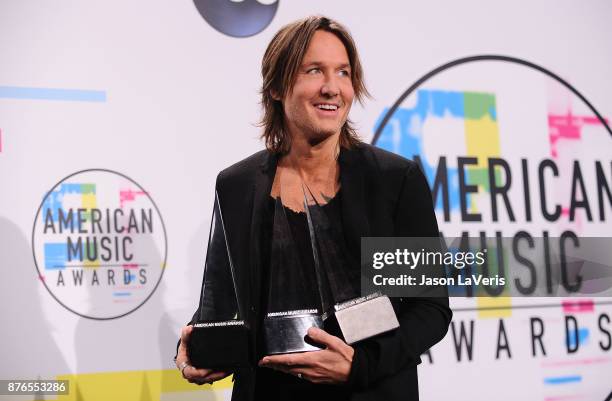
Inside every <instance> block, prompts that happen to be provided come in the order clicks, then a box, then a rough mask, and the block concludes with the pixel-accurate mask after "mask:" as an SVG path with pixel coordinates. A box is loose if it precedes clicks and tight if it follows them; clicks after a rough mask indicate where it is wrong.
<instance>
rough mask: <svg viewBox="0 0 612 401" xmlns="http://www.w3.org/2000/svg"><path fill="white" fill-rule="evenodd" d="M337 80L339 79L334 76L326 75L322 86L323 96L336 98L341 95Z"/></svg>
mask: <svg viewBox="0 0 612 401" xmlns="http://www.w3.org/2000/svg"><path fill="white" fill-rule="evenodd" d="M336 79H337V78H336V77H335V76H334V75H333V74H331V75H328V74H326V76H325V82H323V85H322V86H321V95H323V96H327V97H334V96H337V95H338V94H339V93H340V87H339V86H338V82H337V81H336Z"/></svg>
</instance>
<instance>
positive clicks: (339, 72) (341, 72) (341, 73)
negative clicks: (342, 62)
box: [338, 70, 351, 77]
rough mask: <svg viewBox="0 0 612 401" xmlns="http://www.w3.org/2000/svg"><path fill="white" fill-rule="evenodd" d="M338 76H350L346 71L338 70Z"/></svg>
mask: <svg viewBox="0 0 612 401" xmlns="http://www.w3.org/2000/svg"><path fill="white" fill-rule="evenodd" d="M338 74H340V75H341V76H343V77H348V76H350V75H351V74H350V73H349V72H348V71H347V70H340V71H338Z"/></svg>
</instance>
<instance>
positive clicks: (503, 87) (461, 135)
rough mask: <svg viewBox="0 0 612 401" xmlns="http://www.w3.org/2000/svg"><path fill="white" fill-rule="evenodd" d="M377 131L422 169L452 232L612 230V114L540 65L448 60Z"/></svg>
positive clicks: (387, 145) (489, 58)
mask: <svg viewBox="0 0 612 401" xmlns="http://www.w3.org/2000/svg"><path fill="white" fill-rule="evenodd" d="M376 127H377V128H376V132H375V135H374V138H373V140H372V143H373V144H375V145H376V146H378V147H380V148H383V149H386V150H389V151H391V152H394V153H397V154H400V155H402V156H404V157H406V158H409V159H414V160H416V161H417V162H418V163H419V164H420V166H421V167H422V170H423V171H424V173H425V175H426V176H427V179H428V181H429V184H430V187H431V188H432V195H433V197H434V203H435V207H436V211H438V212H439V213H440V215H441V216H443V218H444V222H445V225H444V230H445V233H448V234H451V233H460V232H463V231H465V230H466V229H468V228H470V227H469V226H466V224H465V223H466V222H473V223H483V224H487V225H488V226H487V229H494V230H497V229H499V230H501V231H504V232H507V233H513V232H514V231H515V230H516V227H517V224H519V225H521V227H522V228H528V229H531V230H533V235H534V236H542V235H543V232H544V231H547V232H550V235H555V233H560V232H563V231H564V230H566V229H572V230H574V231H575V232H576V233H577V234H582V235H587V234H588V235H591V236H597V235H599V236H607V234H608V233H609V228H608V227H607V224H606V222H605V219H604V217H603V216H605V215H606V214H607V213H609V211H608V210H606V209H607V207H606V204H605V203H602V201H601V191H602V188H606V187H608V186H609V184H608V180H609V178H607V177H609V175H608V174H609V171H610V170H609V163H610V150H611V149H612V146H611V145H612V141H611V139H612V131H611V130H610V126H609V124H608V120H607V119H606V118H605V117H604V116H602V115H601V114H600V113H599V112H598V111H597V110H596V109H595V108H594V107H593V105H592V104H591V103H590V102H589V101H588V100H587V99H586V98H585V97H584V96H583V95H582V94H581V93H580V92H578V90H576V89H575V88H574V87H573V86H571V85H570V84H569V83H568V82H566V81H565V80H563V79H562V78H560V77H559V76H557V75H555V74H554V73H552V72H550V71H548V70H547V69H545V68H543V67H541V66H539V65H536V64H533V63H531V62H528V61H525V60H521V59H517V58H513V57H508V56H500V55H482V56H473V57H467V58H462V59H459V60H455V61H452V62H449V63H447V64H445V65H442V66H440V67H438V68H436V69H434V70H433V71H431V72H429V73H428V74H426V75H425V76H423V77H422V78H420V79H419V80H418V81H417V82H415V83H414V84H413V85H412V86H410V87H409V88H408V89H407V90H406V91H405V92H404V93H403V94H402V95H401V96H400V98H399V99H398V100H397V101H396V102H395V103H394V104H393V105H392V106H391V107H389V108H386V109H385V110H383V112H382V113H381V114H380V116H379V118H378V122H377V124H376ZM598 199H599V200H598ZM491 224H493V225H491ZM474 228H475V226H471V229H472V230H473V229H474ZM473 232H474V231H473ZM538 233H539V234H538Z"/></svg>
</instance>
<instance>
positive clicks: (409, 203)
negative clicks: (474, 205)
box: [348, 163, 452, 389]
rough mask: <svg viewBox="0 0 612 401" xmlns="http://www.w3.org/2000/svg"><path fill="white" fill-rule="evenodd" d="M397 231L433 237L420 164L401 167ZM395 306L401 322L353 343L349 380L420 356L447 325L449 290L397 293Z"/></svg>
mask: <svg viewBox="0 0 612 401" xmlns="http://www.w3.org/2000/svg"><path fill="white" fill-rule="evenodd" d="M395 235H396V236H398V237H438V236H439V230H438V224H437V221H436V215H435V213H434V208H433V202H432V197H431V192H430V190H429V185H428V184H427V180H426V178H425V176H424V175H423V173H422V172H421V170H420V169H419V167H418V166H417V165H416V164H415V163H411V164H410V165H409V167H408V168H407V169H406V171H405V174H404V179H403V184H402V187H401V191H400V195H399V199H398V203H397V206H396V211H395ZM394 306H395V311H396V315H397V318H398V321H399V323H400V327H399V328H398V329H397V330H394V331H392V332H390V333H386V334H383V335H380V336H377V337H374V338H371V339H368V340H365V341H363V342H361V343H358V344H355V346H354V349H355V354H354V356H353V363H352V366H351V372H350V375H349V380H348V385H349V386H350V387H354V388H356V389H366V388H368V387H369V386H370V385H371V384H372V383H374V382H376V381H378V380H380V379H382V378H384V377H387V376H391V375H394V374H395V373H397V372H398V371H400V370H402V369H403V368H406V367H409V366H414V365H417V364H419V363H420V362H421V359H420V355H421V354H423V353H424V352H426V351H427V350H429V348H431V347H432V346H433V345H434V344H436V343H437V342H439V341H440V340H441V339H442V338H444V336H445V335H446V332H447V331H448V326H449V324H450V321H451V318H452V312H451V310H450V308H449V306H448V296H447V295H446V294H445V296H444V297H436V298H399V299H396V300H394Z"/></svg>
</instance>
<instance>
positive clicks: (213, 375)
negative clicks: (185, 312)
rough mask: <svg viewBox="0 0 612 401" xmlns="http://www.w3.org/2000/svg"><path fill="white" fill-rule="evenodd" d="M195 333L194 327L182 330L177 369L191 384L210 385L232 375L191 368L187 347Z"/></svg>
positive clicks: (177, 355)
mask: <svg viewBox="0 0 612 401" xmlns="http://www.w3.org/2000/svg"><path fill="white" fill-rule="evenodd" d="M192 331H193V326H185V327H183V328H182V329H181V343H180V345H179V348H178V353H177V354H176V367H177V368H178V369H179V370H180V371H181V374H182V375H183V377H184V378H185V380H187V381H188V382H189V383H195V384H199V385H202V384H208V383H212V382H215V381H217V380H221V379H223V378H225V377H227V376H229V375H230V374H231V372H221V371H218V370H212V369H197V368H195V367H193V366H191V362H190V361H189V356H188V353H187V347H188V344H189V337H190V336H191V332H192Z"/></svg>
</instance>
